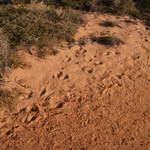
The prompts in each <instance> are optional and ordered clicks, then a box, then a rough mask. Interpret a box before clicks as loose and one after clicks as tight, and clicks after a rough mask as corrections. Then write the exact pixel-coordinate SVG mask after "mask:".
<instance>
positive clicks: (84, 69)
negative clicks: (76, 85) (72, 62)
mask: <svg viewBox="0 0 150 150" xmlns="http://www.w3.org/2000/svg"><path fill="white" fill-rule="evenodd" d="M82 70H83V71H84V72H86V73H93V71H94V69H93V68H92V67H89V66H87V67H83V68H82Z"/></svg>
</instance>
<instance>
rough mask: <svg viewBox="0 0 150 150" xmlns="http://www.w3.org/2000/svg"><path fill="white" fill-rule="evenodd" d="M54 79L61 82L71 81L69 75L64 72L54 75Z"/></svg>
mask: <svg viewBox="0 0 150 150" xmlns="http://www.w3.org/2000/svg"><path fill="white" fill-rule="evenodd" d="M52 78H53V79H60V80H67V79H69V75H68V74H64V73H63V72H62V71H60V72H58V73H56V74H54V75H53V76H52Z"/></svg>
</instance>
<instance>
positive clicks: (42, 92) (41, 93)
mask: <svg viewBox="0 0 150 150" xmlns="http://www.w3.org/2000/svg"><path fill="white" fill-rule="evenodd" d="M45 93H46V88H44V89H42V91H41V92H40V97H41V96H43V95H44V94H45Z"/></svg>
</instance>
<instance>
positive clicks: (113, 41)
mask: <svg viewBox="0 0 150 150" xmlns="http://www.w3.org/2000/svg"><path fill="white" fill-rule="evenodd" d="M91 40H92V41H93V42H97V43H99V44H102V45H107V46H114V45H119V44H123V41H122V40H121V39H119V38H118V37H115V36H102V37H92V38H91Z"/></svg>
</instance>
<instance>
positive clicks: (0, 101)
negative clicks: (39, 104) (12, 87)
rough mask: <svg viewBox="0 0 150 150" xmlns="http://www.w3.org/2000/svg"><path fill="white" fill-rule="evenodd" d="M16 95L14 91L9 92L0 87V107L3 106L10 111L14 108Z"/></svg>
mask: <svg viewBox="0 0 150 150" xmlns="http://www.w3.org/2000/svg"><path fill="white" fill-rule="evenodd" d="M17 97H18V95H17V94H16V93H15V92H9V91H7V90H4V89H0V109H3V108H4V107H5V108H7V109H9V110H10V111H12V110H13V109H14V105H15V102H16V100H17Z"/></svg>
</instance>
